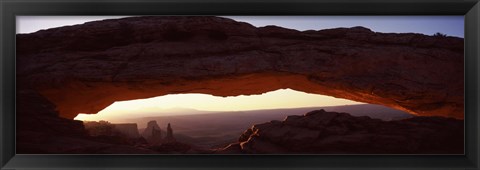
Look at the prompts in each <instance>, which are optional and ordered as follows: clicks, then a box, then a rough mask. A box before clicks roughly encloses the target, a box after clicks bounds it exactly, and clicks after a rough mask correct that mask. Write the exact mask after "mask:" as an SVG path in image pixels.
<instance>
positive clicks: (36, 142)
mask: <svg viewBox="0 0 480 170" xmlns="http://www.w3.org/2000/svg"><path fill="white" fill-rule="evenodd" d="M16 98H17V99H18V102H17V105H16V106H17V113H16V153H17V154H104V153H110V154H111V153H123V154H129V153H130V154H153V153H157V152H155V151H152V150H148V149H144V148H138V147H133V146H130V144H128V143H126V142H127V141H124V140H123V139H121V138H115V137H106V136H104V137H91V136H89V135H88V133H87V131H86V130H85V128H84V126H83V123H82V122H81V121H76V120H70V119H67V118H62V117H59V116H58V112H56V111H55V106H54V104H53V103H51V102H49V101H48V100H47V99H46V98H44V97H43V96H41V95H39V94H38V93H37V92H35V91H33V90H19V91H17V96H16Z"/></svg>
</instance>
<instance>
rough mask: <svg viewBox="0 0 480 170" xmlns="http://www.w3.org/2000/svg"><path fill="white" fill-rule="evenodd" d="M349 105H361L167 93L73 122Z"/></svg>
mask: <svg viewBox="0 0 480 170" xmlns="http://www.w3.org/2000/svg"><path fill="white" fill-rule="evenodd" d="M351 104H361V103H360V102H355V101H350V100H346V99H339V98H334V97H330V96H324V95H317V94H309V93H304V92H299V91H295V90H292V89H280V90H276V91H271V92H268V93H264V94H261V95H248V96H246V95H240V96H235V97H217V96H212V95H209V94H170V95H165V96H159V97H154V98H148V99H139V100H129V101H119V102H115V103H114V104H112V105H110V106H108V107H107V108H105V109H104V110H102V111H100V112H99V113H97V114H91V115H88V114H79V115H78V116H77V117H76V118H75V120H84V121H85V120H87V121H97V120H108V121H112V122H116V121H120V120H123V119H126V118H135V117H151V116H165V115H186V114H195V113H189V110H193V109H194V110H199V111H212V112H214V111H215V112H216V111H244V110H261V109H278V108H299V107H317V106H339V105H351ZM197 114H198V113H197Z"/></svg>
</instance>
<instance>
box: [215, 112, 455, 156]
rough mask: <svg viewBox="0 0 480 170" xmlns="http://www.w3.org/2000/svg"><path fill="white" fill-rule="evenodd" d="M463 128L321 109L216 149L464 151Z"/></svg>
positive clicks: (257, 128)
mask: <svg viewBox="0 0 480 170" xmlns="http://www.w3.org/2000/svg"><path fill="white" fill-rule="evenodd" d="M463 127H464V126H463V121H462V120H458V119H452V118H443V117H414V118H408V119H404V120H396V121H382V120H380V119H371V118H369V117H366V116H363V117H353V116H350V115H349V114H347V113H336V112H325V111H324V110H318V111H312V112H309V113H307V114H305V115H304V116H288V117H287V118H286V119H285V120H284V121H271V122H267V123H263V124H258V125H254V126H253V127H252V128H250V129H248V130H246V131H245V132H244V133H243V134H242V135H241V136H240V138H239V142H238V143H235V144H231V145H229V146H228V147H226V148H224V149H220V150H218V151H217V152H216V153H225V154H232V153H237V154H238V153H249V154H279V153H306V154H463V152H464V140H463V139H464V133H463V132H464V131H463Z"/></svg>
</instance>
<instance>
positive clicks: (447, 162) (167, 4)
mask: <svg viewBox="0 0 480 170" xmlns="http://www.w3.org/2000/svg"><path fill="white" fill-rule="evenodd" d="M0 11H1V12H0V18H1V19H0V25H1V28H0V37H2V38H1V40H0V44H1V46H0V52H1V57H0V63H1V64H0V75H1V78H0V89H1V91H0V101H1V102H0V113H1V114H0V169H27V168H28V169H30V168H46V169H53V168H61V169H66V168H76V169H80V168H81V169H85V168H122V169H140V168H156V169H192V168H195V169H227V168H228V169H333V168H335V169H353V168H368V169H372V168H381V169H432V168H434V169H458V170H460V169H462V170H466V169H468V170H474V169H479V164H480V155H479V153H480V144H479V142H480V140H479V139H480V137H479V136H480V134H479V129H480V117H479V115H478V113H479V112H478V111H479V104H480V102H479V94H480V93H479V90H478V88H479V87H478V86H479V83H480V79H479V75H480V74H479V73H480V69H479V66H480V60H479V54H480V52H479V51H480V50H479V42H480V3H479V0H463V1H459V0H417V1H415V0H384V1H381V0H362V1H359V0H357V1H355V0H337V1H335V0H299V1H294V0H279V1H273V0H263V1H262V0H244V1H241V0H229V1H222V0H208V1H201V0H177V1H172V0H138V1H135V0H104V1H95V0H64V1H61V0H17V1H14V0H0ZM17 15H122V16H124V15H464V16H465V142H466V143H465V148H466V149H465V155H389V156H385V155H312V156H306V155H249V156H242V155H198V156H196V155H195V156H192V155H16V154H15V149H14V148H15V16H17Z"/></svg>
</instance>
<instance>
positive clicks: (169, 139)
mask: <svg viewBox="0 0 480 170" xmlns="http://www.w3.org/2000/svg"><path fill="white" fill-rule="evenodd" d="M164 142H165V143H172V142H176V140H175V137H173V130H172V127H171V126H170V123H168V125H167V136H166V137H165V139H164Z"/></svg>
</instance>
